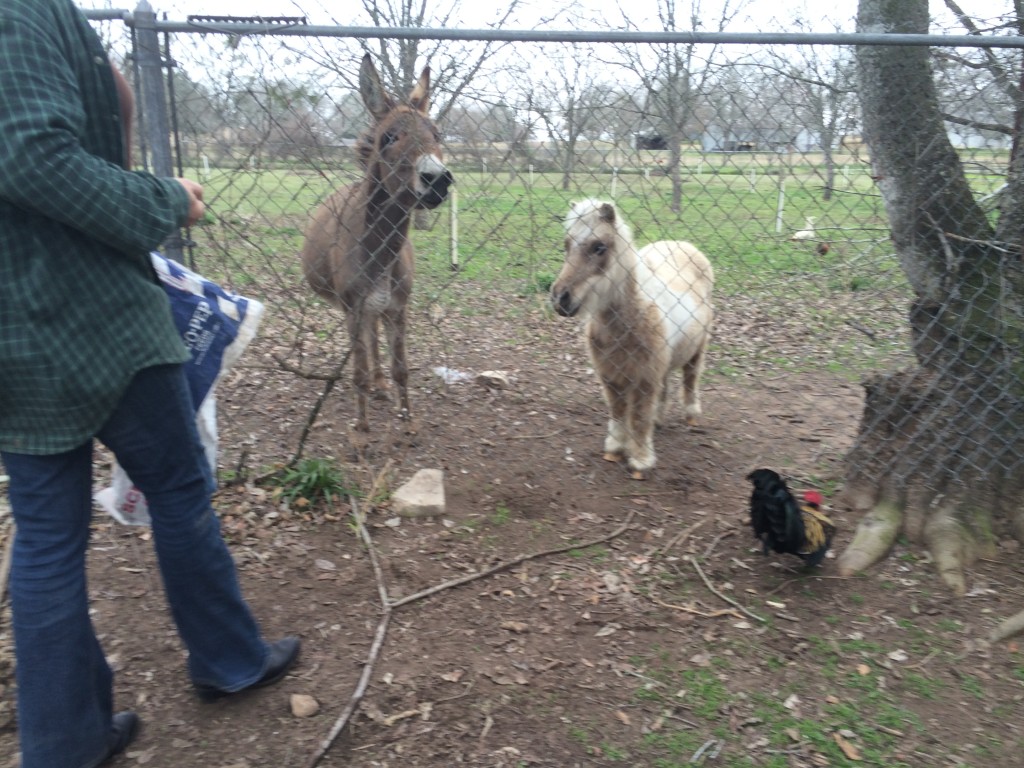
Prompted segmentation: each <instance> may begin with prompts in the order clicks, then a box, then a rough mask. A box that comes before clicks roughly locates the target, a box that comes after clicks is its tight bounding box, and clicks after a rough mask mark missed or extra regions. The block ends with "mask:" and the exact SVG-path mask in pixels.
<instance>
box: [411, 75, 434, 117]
mask: <svg viewBox="0 0 1024 768" xmlns="http://www.w3.org/2000/svg"><path fill="white" fill-rule="evenodd" d="M409 103H410V104H411V105H412V108H413V109H415V110H416V111H417V112H422V113H423V114H424V115H425V114H427V111H428V110H429V109H430V67H429V66H427V67H424V68H423V71H422V72H421V73H420V79H419V81H418V82H417V83H416V87H415V88H413V89H412V93H410V94H409Z"/></svg>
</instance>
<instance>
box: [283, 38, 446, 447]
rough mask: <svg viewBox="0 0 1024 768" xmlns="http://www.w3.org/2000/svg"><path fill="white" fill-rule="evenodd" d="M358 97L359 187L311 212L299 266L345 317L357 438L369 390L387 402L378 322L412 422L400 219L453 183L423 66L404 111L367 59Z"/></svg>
mask: <svg viewBox="0 0 1024 768" xmlns="http://www.w3.org/2000/svg"><path fill="white" fill-rule="evenodd" d="M359 92H360V94H361V96H362V98H363V103H364V104H365V105H366V108H367V109H368V110H369V112H370V115H371V117H372V118H373V125H372V126H371V127H370V129H369V131H367V133H365V134H364V135H363V136H362V137H361V138H360V140H359V147H358V152H359V159H360V162H361V163H362V165H363V168H364V171H365V174H364V176H363V179H362V180H361V181H359V182H356V183H354V184H350V185H348V186H346V187H342V188H340V189H338V190H336V191H335V192H334V193H333V194H332V195H331V196H330V197H328V198H327V200H326V201H325V202H324V203H323V204H322V205H321V206H320V207H319V208H318V209H317V210H316V212H315V213H314V214H313V219H312V221H311V222H310V223H309V226H308V227H307V229H306V237H305V242H304V243H303V246H302V267H303V271H304V273H305V275H306V280H308V281H309V284H310V286H312V288H313V290H314V291H316V292H317V293H318V294H319V295H320V296H322V297H323V298H325V299H327V301H329V302H330V303H332V304H334V305H335V306H337V307H340V308H341V309H342V310H344V312H345V315H346V321H347V325H348V335H349V343H350V347H351V349H350V354H351V358H352V366H353V370H352V379H353V384H354V386H355V390H356V430H357V432H359V433H362V434H363V436H365V434H366V433H367V432H369V430H370V424H369V420H368V418H367V400H368V397H369V395H370V393H371V391H372V390H376V391H377V392H378V393H379V394H381V395H382V396H384V397H386V395H385V394H384V393H385V392H386V390H387V388H388V382H387V379H386V377H385V376H384V372H383V370H382V369H381V365H380V351H379V349H378V347H379V340H378V326H379V324H380V321H381V320H383V321H384V327H385V330H386V332H387V337H388V346H389V348H390V350H391V378H392V379H393V380H394V382H395V385H396V386H397V388H398V397H399V401H400V403H401V415H402V417H403V418H405V419H409V420H410V424H411V410H410V408H409V387H408V379H409V372H408V367H407V365H406V360H405V329H406V307H407V305H408V303H409V294H410V293H411V292H412V275H413V252H412V243H411V242H409V219H410V216H411V214H412V211H413V210H414V209H417V208H436V207H437V206H439V205H440V204H441V203H443V202H444V200H445V198H446V197H447V196H448V187H449V185H451V184H452V183H453V181H454V179H453V178H452V174H451V173H450V172H449V170H448V169H447V168H446V167H445V164H444V161H443V159H442V155H441V146H440V135H439V134H438V130H437V127H436V126H435V125H434V123H433V122H432V121H431V119H430V118H429V117H428V116H427V110H428V108H429V106H430V69H429V67H424V69H423V72H422V74H420V78H419V81H418V82H417V84H416V87H415V88H413V90H412V92H411V93H410V94H409V98H408V101H407V103H402V102H400V101H399V100H398V99H396V98H395V97H394V96H392V95H391V94H389V93H387V91H385V90H384V88H383V86H382V85H381V82H380V76H379V75H378V74H377V70H376V68H375V67H374V65H373V60H372V59H371V57H370V54H366V56H364V57H363V63H362V67H361V68H360V70H359ZM371 365H372V376H371ZM371 378H372V386H371ZM410 429H412V427H411V426H410Z"/></svg>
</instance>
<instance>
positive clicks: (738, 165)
mask: <svg viewBox="0 0 1024 768" xmlns="http://www.w3.org/2000/svg"><path fill="white" fill-rule="evenodd" d="M286 16H287V18H286ZM93 18H94V19H96V23H97V25H98V27H99V28H100V29H101V32H102V34H103V35H104V36H105V38H106V39H107V40H108V41H109V42H110V46H111V49H112V54H113V58H114V59H115V60H116V61H118V63H119V64H120V65H121V66H122V67H123V68H124V69H125V70H126V71H127V73H128V74H129V75H130V77H131V78H132V80H133V82H134V83H135V84H136V88H137V93H138V96H139V98H138V99H137V101H138V103H139V106H140V107H141V114H140V115H139V121H140V128H141V130H140V131H139V132H138V135H139V136H140V137H141V142H142V146H141V147H140V157H142V158H143V159H144V162H145V163H146V164H147V167H152V168H153V169H154V170H158V171H161V170H164V171H173V173H174V174H175V175H177V174H178V173H183V174H184V175H188V176H192V177H195V178H198V179H199V180H201V181H202V182H203V184H204V187H205V191H206V202H207V204H208V208H209V212H208V215H207V219H206V221H204V222H203V223H201V224H200V225H199V226H197V227H195V228H193V229H192V230H191V231H190V232H188V233H186V234H185V237H184V239H183V241H182V242H181V243H178V244H175V243H170V244H169V245H170V248H171V253H172V255H178V254H177V253H176V252H175V248H176V247H178V246H180V247H181V252H180V256H179V257H180V258H181V259H182V260H184V261H186V262H189V263H190V264H191V265H192V266H194V267H195V268H196V269H197V270H198V271H200V272H202V273H203V274H205V275H206V276H207V277H210V278H212V279H216V280H219V281H222V282H223V283H224V284H226V285H227V286H229V287H231V288H233V289H234V290H236V291H238V292H240V293H243V294H245V295H247V296H251V297H253V298H258V299H260V300H262V301H264V302H265V303H266V304H267V305H268V306H269V307H270V309H271V311H270V312H269V313H268V316H267V320H266V324H265V326H264V328H263V330H262V333H261V339H260V342H259V343H258V344H257V345H256V347H254V349H255V352H254V355H255V361H256V363H257V364H258V370H250V372H249V373H248V374H247V375H248V376H250V377H251V378H252V382H253V383H252V385H251V386H253V387H254V388H259V387H265V388H267V390H268V391H270V390H272V391H273V394H272V395H268V397H267V399H266V402H267V403H268V405H267V406H266V407H267V408H271V409H272V408H274V407H275V406H274V403H275V402H276V403H278V405H280V406H281V407H282V408H283V409H285V410H286V411H287V413H288V414H289V415H288V416H287V418H286V417H285V416H284V415H283V411H282V412H277V413H275V412H268V413H267V418H268V420H271V421H274V420H277V419H280V420H288V421H290V422H296V423H305V424H306V425H307V426H308V424H309V423H310V422H311V421H312V418H313V417H314V416H315V409H316V408H318V407H319V404H320V402H321V400H322V398H319V399H318V395H323V393H324V391H323V390H321V389H319V388H320V387H321V386H323V387H329V386H330V383H332V382H333V381H334V380H336V379H337V377H338V376H339V374H341V371H340V368H341V363H342V362H343V361H347V362H348V363H349V366H348V367H349V368H351V361H350V360H348V357H347V354H348V352H349V349H350V343H351V342H350V338H349V335H348V332H347V330H346V327H345V320H344V316H343V315H342V313H340V312H339V311H337V309H336V308H333V307H331V306H329V302H327V301H324V299H323V298H322V297H318V296H317V295H316V294H315V293H314V292H313V291H312V290H311V289H310V287H309V285H308V284H307V281H306V279H305V277H304V275H303V271H302V267H301V264H300V260H299V253H300V250H301V249H302V246H303V241H304V233H305V232H306V231H307V227H308V226H309V221H310V216H311V214H312V212H313V211H314V210H315V209H316V208H317V207H318V206H319V205H321V204H322V203H323V202H324V201H325V200H326V199H327V198H328V196H329V195H330V194H331V192H332V191H333V190H335V189H338V188H341V187H344V186H346V185H350V184H359V183H362V180H363V178H364V176H365V174H366V170H365V167H364V166H365V162H366V159H367V157H370V158H371V160H372V158H375V157H377V155H378V154H381V153H383V152H384V151H385V149H386V147H387V146H388V144H389V143H391V142H395V141H397V140H398V139H400V138H401V133H400V132H397V131H392V132H391V133H388V132H387V131H384V132H383V133H378V134H377V135H376V136H375V139H374V141H375V142H376V143H370V144H367V143H365V142H362V141H361V137H363V136H364V134H365V132H366V131H367V129H369V128H371V127H372V126H373V122H374V121H373V116H372V115H371V114H370V111H369V110H368V108H367V107H368V105H367V103H366V102H365V98H364V96H363V95H361V93H360V83H361V75H360V72H361V63H360V62H361V60H362V59H363V56H364V55H365V54H366V53H368V52H371V51H372V52H373V54H374V55H373V57H372V59H373V61H374V62H375V66H376V68H377V70H378V71H379V73H380V79H381V83H382V85H383V87H384V89H385V90H386V91H387V92H389V93H391V94H396V95H397V96H398V97H400V98H404V97H406V95H407V94H410V93H411V92H413V90H414V88H415V86H416V83H417V80H418V78H419V77H420V74H421V70H422V68H423V66H424V65H426V64H428V63H429V65H430V86H431V94H430V105H429V109H428V110H427V111H428V113H429V115H430V117H431V119H432V121H433V123H434V124H435V125H436V129H437V137H438V140H439V143H440V148H441V150H442V152H443V158H444V164H445V167H446V168H447V170H448V171H449V172H450V173H451V174H452V176H453V178H454V185H453V186H452V187H451V189H450V190H449V192H450V194H449V196H448V199H447V200H446V201H445V203H444V204H442V205H440V206H438V207H436V208H433V209H432V210H418V211H414V212H413V213H412V214H411V226H410V230H409V239H410V240H411V242H412V243H413V245H414V247H415V252H416V277H415V281H416V282H415V289H414V292H413V298H412V302H411V305H410V329H409V335H410V344H409V346H410V355H411V356H413V357H415V358H416V363H417V366H418V367H419V370H421V371H425V372H426V373H423V374H422V377H428V376H429V375H430V374H429V372H430V371H431V370H432V369H434V368H436V367H450V368H454V367H458V364H459V361H460V359H462V357H461V354H460V353H462V352H465V350H457V349H454V350H453V342H452V340H451V339H446V338H442V336H443V334H444V331H442V330H440V329H439V325H438V324H437V323H436V322H434V320H435V319H436V318H437V317H438V316H439V315H441V314H447V315H448V316H459V315H460V314H467V315H468V314H486V313H487V312H489V311H495V312H496V311H499V310H500V309H501V308H502V307H503V306H504V305H507V304H508V302H509V300H510V299H511V297H515V299H516V301H517V302H520V303H521V305H522V306H523V307H524V308H525V309H524V311H527V312H532V313H540V314H541V315H544V316H550V319H551V322H552V323H554V322H555V320H554V312H553V310H552V308H551V302H550V299H549V294H550V292H551V289H552V286H553V284H554V283H555V281H556V279H557V277H558V275H559V273H560V271H561V270H562V268H563V262H564V261H565V256H566V252H565V242H566V229H565V225H564V223H563V222H564V219H565V217H566V215H567V213H568V211H569V209H570V206H571V204H572V203H573V202H574V201H576V200H579V199H581V198H598V199H601V200H605V201H609V202H614V204H615V206H616V209H617V214H618V215H619V216H621V217H624V218H625V220H626V221H628V223H629V224H630V225H631V227H632V232H633V236H634V238H635V241H636V243H637V245H643V244H647V243H651V242H653V241H658V240H687V241H690V242H692V243H694V244H696V245H697V246H698V247H699V248H700V250H701V251H703V252H704V253H705V254H706V255H707V256H708V258H709V259H710V261H711V264H712V265H713V268H714V272H715V276H716V282H715V287H714V304H715V306H716V310H717V314H716V319H715V324H714V332H713V338H712V342H711V348H710V351H709V353H708V357H707V367H706V371H705V373H704V378H705V381H707V382H710V383H712V384H713V383H714V382H732V383H739V384H742V386H744V387H748V388H750V389H751V390H752V391H754V390H757V389H759V388H767V389H769V390H774V389H776V388H777V387H778V385H779V381H780V380H785V379H786V378H787V377H800V378H801V379H803V380H804V381H807V382H817V384H816V386H820V387H822V388H825V389H826V394H827V388H828V387H829V386H832V384H830V383H829V382H830V381H831V382H834V381H836V380H843V381H846V382H851V383H853V384H857V383H858V382H860V381H861V380H862V379H863V378H864V377H865V376H867V375H868V374H870V373H872V372H877V371H887V370H893V369H895V368H898V367H901V366H907V365H910V364H912V363H913V362H914V359H915V358H914V354H913V350H912V348H911V343H910V332H909V327H908V323H907V313H908V308H909V307H910V305H911V303H912V301H913V299H914V296H915V292H914V289H913V288H912V285H911V283H910V282H909V281H908V278H907V276H906V274H905V270H904V269H903V266H902V265H901V264H900V263H899V260H898V258H897V256H896V251H895V248H894V246H893V242H892V240H891V235H890V224H889V219H888V216H887V211H886V207H885V204H884V202H883V198H882V196H881V194H880V191H879V183H880V179H879V178H878V175H877V173H876V171H875V170H874V169H873V167H872V163H871V158H870V155H869V153H868V148H867V146H866V144H865V142H864V137H863V130H862V127H863V116H862V115H861V112H860V104H859V100H858V98H857V90H856V80H855V76H856V73H855V62H854V51H853V47H852V44H853V43H856V42H878V39H877V38H878V37H880V36H876V37H875V38H869V37H865V36H860V37H858V36H855V35H810V34H808V35H768V34H765V35H761V36H758V35H747V36H743V35H732V36H730V35H718V36H716V35H714V34H705V35H695V34H693V33H679V34H668V33H665V34H660V33H659V34H653V33H652V34H646V35H641V34H639V33H638V34H636V35H628V34H623V33H612V32H608V33H599V32H592V33H586V34H574V33H571V32H565V33H544V34H542V33H535V34H533V35H532V36H531V34H530V33H520V34H518V35H516V34H512V33H509V32H508V31H503V30H497V31H491V32H475V33H474V32H465V31H461V32H459V31H455V30H442V29H436V30H431V29H404V30H403V29H400V30H391V31H390V32H388V31H387V30H380V29H377V30H367V29H362V28H360V29H348V28H342V27H336V28H326V27H316V26H311V25H309V24H307V23H306V20H305V19H304V18H303V17H298V16H294V15H289V14H282V17H278V18H274V19H268V18H248V19H237V18H227V17H221V16H213V15H212V14H211V15H209V16H204V17H194V18H189V19H185V20H181V21H174V20H171V21H168V20H166V19H163V20H158V19H157V18H156V16H155V15H153V16H152V17H147V16H146V15H145V14H140V13H139V12H138V11H137V12H135V13H134V14H120V13H115V12H110V13H106V14H101V13H98V12H94V13H93ZM125 19H127V20H128V21H129V22H130V23H129V24H127V25H125V24H123V21H124V20H125ZM456 32H458V34H456ZM897 37H900V39H901V42H903V43H904V44H906V45H913V46H921V45H924V44H926V43H930V44H932V45H935V46H941V47H935V48H933V49H931V50H932V55H933V57H934V60H935V69H936V72H937V78H938V80H937V82H938V92H939V98H940V99H941V102H942V109H943V112H944V113H945V114H946V115H947V116H948V122H946V124H945V126H946V134H947V136H948V139H949V141H950V143H951V145H952V146H953V147H954V148H955V151H956V153H957V155H958V156H959V160H960V162H961V163H962V165H963V168H964V172H965V178H966V179H967V182H968V184H969V185H970V188H971V190H972V191H973V194H974V197H975V199H976V200H977V201H978V204H979V205H980V206H981V207H982V208H984V209H985V210H987V211H989V212H994V211H995V210H996V207H997V206H998V205H999V202H1000V195H1001V192H1002V190H1003V187H1004V184H1005V182H1006V178H1007V174H1008V170H1009V167H1010V161H1011V139H1010V137H1011V134H1012V131H1010V130H1009V128H1008V127H1012V126H1013V124H1014V114H1015V111H1016V109H1017V108H1018V104H1017V102H1016V101H1015V100H1014V99H1015V98H1017V97H1015V96H1014V92H1013V89H1012V88H1007V87H1005V86H1006V82H1007V80H1006V79H1005V78H1000V77H999V76H998V74H999V73H1000V72H1005V71H1014V70H1015V68H1019V59H1020V49H1019V47H1016V43H1017V42H1019V39H1018V38H1003V39H1000V40H999V41H998V44H997V45H996V47H990V48H984V49H982V48H980V47H973V48H971V47H964V46H965V45H966V44H967V43H968V42H977V40H978V38H976V37H972V38H971V39H970V40H967V39H959V38H938V37H933V38H927V39H922V36H913V35H907V36H897ZM147 41H148V42H147ZM951 41H952V42H956V43H958V44H960V46H961V47H951V45H950V43H951ZM1015 41H1016V42H1015ZM886 42H890V43H891V42H893V38H892V37H890V38H889V39H888V40H887V41H886ZM979 62H982V63H983V64H984V66H980V65H979ZM154 73H156V75H154ZM157 81H159V82H157ZM362 82H363V92H364V93H365V78H364V79H363V81H362ZM158 85H159V86H160V87H161V88H162V89H163V93H164V94H165V96H163V97H158V99H157V100H156V101H154V99H153V97H152V96H148V95H147V94H148V93H149V92H150V91H151V90H152V89H153V88H155V87H157V86H158ZM158 92H159V91H158ZM160 98H163V99H164V101H163V102H160V101H159V99H160ZM160 103H164V104H166V105H167V108H168V109H167V114H166V116H162V115H161V114H159V106H160ZM153 105H156V106H155V107H154V106H153ZM369 106H370V107H371V109H372V108H373V105H372V104H371V105H369ZM154 109H156V110H157V112H153V110H154ZM905 119H906V120H914V115H912V114H907V115H906V116H905ZM164 121H166V127H165V125H164ZM168 135H169V136H170V137H171V140H170V142H168V143H169V157H170V160H171V162H172V163H173V164H174V166H175V167H173V168H170V169H161V168H160V164H161V163H166V162H167V161H166V160H165V159H162V157H161V155H160V150H159V148H158V146H157V145H159V144H160V143H161V142H162V137H163V136H168ZM396 163H397V164H400V163H398V161H396ZM387 167H388V168H389V169H390V170H389V171H388V173H392V172H394V173H398V171H397V170H395V169H396V168H397V165H394V166H387ZM378 181H380V182H381V183H382V184H383V183H384V179H380V178H378ZM410 183H411V182H410ZM360 204H363V203H360ZM350 234H352V235H353V237H355V238H356V239H357V240H358V234H359V233H350ZM467 297H473V298H472V299H469V300H467ZM456 346H457V345H456ZM493 367H500V364H498V363H497V362H496V363H495V365H494V366H493ZM349 373H350V372H349V371H346V372H345V373H344V375H343V376H342V378H341V379H340V382H341V383H342V384H343V385H345V382H348V381H350V379H349V378H348V376H349ZM413 379H414V380H413V382H412V386H413V387H414V388H415V387H416V386H417V380H416V378H415V376H414V377H413ZM310 382H314V383H315V384H316V386H315V387H312V388H310ZM292 387H295V388H296V391H298V389H301V391H302V394H301V395H297V396H296V397H295V398H287V397H286V396H284V395H282V394H281V393H282V392H287V391H290V388H292ZM345 390H346V391H345V394H344V395H343V396H344V397H345V398H348V399H350V400H352V401H353V412H354V401H355V398H354V397H349V394H350V393H349V391H348V386H347V385H345ZM284 400H287V403H286V404H285V403H284V402H283V401H284ZM307 431H308V430H307ZM289 434H290V435H294V434H295V433H294V432H292V433H289ZM302 434H305V432H303V433H302ZM224 448H225V451H226V453H227V454H228V455H230V456H234V457H238V456H240V455H244V454H245V452H246V451H247V450H253V448H252V446H248V448H247V447H246V446H242V445H225V446H224ZM299 450H301V446H300V445H299V444H298V442H297V441H295V440H292V441H291V442H290V443H288V444H280V445H276V446H274V447H268V446H266V445H264V446H263V447H262V448H261V449H260V451H257V454H258V458H259V460H260V461H262V462H265V463H271V462H273V461H286V460H288V459H289V458H290V457H291V456H294V455H296V453H297V452H298V451H299ZM976 460H977V461H979V462H982V463H983V462H984V459H983V458H980V457H979V458H977V459H976ZM231 461H233V459H228V463H231Z"/></svg>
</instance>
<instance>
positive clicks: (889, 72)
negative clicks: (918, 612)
mask: <svg viewBox="0 0 1024 768" xmlns="http://www.w3.org/2000/svg"><path fill="white" fill-rule="evenodd" d="M858 27H859V29H860V30H861V31H865V32H874V33H924V32H927V30H928V3H927V0H904V2H899V3H893V2H888V0H860V4H859V13H858ZM930 63H931V62H930V59H929V52H928V49H927V48H924V47H920V46H905V47H897V46H880V45H876V46H861V47H860V48H858V51H857V64H858V79H859V89H860V96H861V101H862V109H863V120H864V134H865V138H866V140H867V142H868V144H869V146H870V150H871V161H872V165H873V172H874V174H875V177H876V178H877V179H878V185H879V189H880V191H881V193H882V197H883V199H884V202H885V207H886V212H887V215H888V218H889V223H890V226H891V229H892V241H893V245H894V247H895V249H896V252H897V255H898V256H899V259H900V261H901V264H902V267H903V270H904V272H905V273H906V275H907V278H908V280H909V282H910V284H911V286H912V288H913V291H914V293H915V300H914V301H913V304H912V306H911V307H910V311H909V320H910V332H911V339H912V344H913V350H914V353H915V355H916V359H917V367H916V368H914V369H912V370H909V371H904V372H900V373H896V374H891V375H885V376H878V377H876V378H874V379H872V380H871V381H869V382H868V383H867V384H866V386H865V388H866V393H867V396H866V401H865V407H864V413H863V418H862V422H861V426H860V434H859V437H858V440H857V443H856V445H855V446H854V447H853V449H852V450H851V451H850V453H849V455H848V460H849V467H850V469H849V472H848V478H847V496H848V499H849V500H850V501H851V503H852V504H853V505H854V507H855V508H857V509H860V510H865V511H866V514H865V516H864V518H863V519H862V521H861V523H860V526H859V528H858V530H857V533H856V536H855V538H854V540H853V542H852V543H851V544H850V546H849V547H848V548H847V550H846V551H845V552H844V553H843V554H842V556H841V558H840V561H839V563H840V569H841V571H842V572H843V573H846V574H850V573H854V572H856V571H860V570H862V569H864V568H866V567H868V566H869V565H871V564H872V563H874V562H876V561H878V560H879V559H881V558H882V557H884V556H885V554H886V552H887V550H888V548H889V546H890V545H891V544H892V542H893V540H894V539H895V538H896V536H897V535H898V534H899V533H900V532H901V531H902V532H904V533H905V534H906V535H907V536H908V538H910V539H911V540H912V541H915V542H923V543H924V544H925V545H926V546H927V547H928V549H929V550H930V552H931V554H932V557H933V558H934V561H935V564H936V566H937V568H938V569H939V572H940V574H941V575H942V577H943V579H944V580H945V581H946V583H947V584H949V585H950V586H951V587H952V588H953V589H954V591H956V592H957V593H958V594H962V593H963V592H964V590H965V583H966V582H965V577H964V568H966V567H968V566H969V565H970V564H971V563H972V562H973V561H974V559H975V558H977V557H979V556H985V555H986V554H990V553H992V552H993V550H994V546H995V534H994V528H993V526H994V524H995V523H996V522H998V521H1000V520H1004V519H1005V520H1008V522H1009V523H1010V525H1011V526H1012V529H1013V532H1014V533H1015V535H1016V536H1017V538H1018V539H1022V540H1024V502H1022V499H1024V496H1022V494H1021V491H1022V490H1024V343H1022V339H1024V311H1022V306H1024V271H1022V270H1021V266H1020V265H1021V252H1022V243H1024V152H1021V151H1014V153H1013V154H1012V155H1011V156H1010V157H1009V159H1008V166H1007V167H1006V191H1005V193H1004V195H1003V199H1002V201H1001V207H1000V210H999V212H998V217H996V219H995V223H990V220H989V218H988V217H987V216H986V215H985V212H984V211H983V210H982V208H981V207H980V206H979V204H978V202H977V200H976V199H975V196H974V194H973V192H972V190H971V188H970V186H969V184H968V181H967V179H966V176H965V173H964V168H963V165H962V163H961V160H960V157H959V156H958V154H957V152H956V150H955V149H954V148H953V146H952V144H951V142H950V140H949V138H948V136H947V132H946V124H945V123H944V122H943V114H942V109H941V106H940V102H939V99H938V95H937V89H936V85H935V81H934V79H933V71H932V68H931V66H930ZM1015 79H1019V75H1018V77H1017V78H1015ZM1016 106H1017V113H1018V115H1019V113H1020V110H1019V104H1018V105H1016ZM1015 122H1016V124H1017V125H1018V126H1019V125H1020V124H1021V123H1020V120H1019V117H1018V119H1017V120H1016V121H1015Z"/></svg>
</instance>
